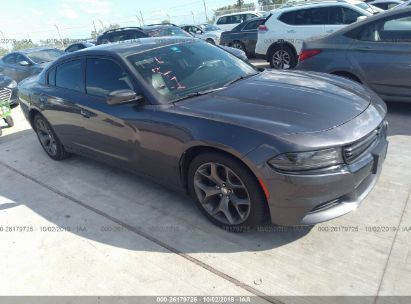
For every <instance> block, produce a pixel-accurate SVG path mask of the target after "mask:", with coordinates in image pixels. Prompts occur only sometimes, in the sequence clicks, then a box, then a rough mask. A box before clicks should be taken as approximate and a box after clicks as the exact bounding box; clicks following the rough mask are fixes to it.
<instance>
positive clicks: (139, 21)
mask: <svg viewBox="0 0 411 304" xmlns="http://www.w3.org/2000/svg"><path fill="white" fill-rule="evenodd" d="M136 18H137V20H138V25H140V26H141V20H140V18H139V17H138V15H136Z"/></svg>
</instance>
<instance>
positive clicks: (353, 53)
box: [297, 8, 411, 102]
mask: <svg viewBox="0 0 411 304" xmlns="http://www.w3.org/2000/svg"><path fill="white" fill-rule="evenodd" d="M299 59H300V62H299V64H298V66H297V69H300V70H309V71H317V72H325V73H331V74H335V75H340V76H344V77H347V78H350V79H352V80H355V81H357V82H361V83H363V84H366V85H367V86H369V87H370V88H371V89H373V90H374V91H375V92H377V93H378V94H379V95H380V96H381V97H382V98H383V99H385V100H389V101H404V102H411V83H410V79H411V8H406V9H401V10H393V11H389V12H386V13H384V14H379V15H376V16H373V17H370V18H368V19H367V20H364V21H361V22H357V23H355V24H352V25H350V26H348V27H346V28H344V29H342V30H340V31H338V32H336V33H334V34H332V35H329V36H327V37H324V38H322V39H319V40H315V41H307V42H305V43H304V45H303V49H302V51H301V53H300V58H299Z"/></svg>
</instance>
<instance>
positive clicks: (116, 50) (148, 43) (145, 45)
mask: <svg viewBox="0 0 411 304" xmlns="http://www.w3.org/2000/svg"><path fill="white" fill-rule="evenodd" d="M198 41H201V40H199V39H196V38H190V37H182V36H181V37H180V36H179V37H144V38H139V39H131V40H124V41H119V42H114V43H108V44H102V45H97V46H92V47H90V48H86V49H82V50H79V51H77V52H74V53H72V54H68V55H66V56H64V58H68V56H71V55H72V56H75V55H76V54H82V55H87V54H89V55H92V54H96V55H97V54H102V55H104V54H118V55H120V56H122V57H127V56H129V55H132V54H138V53H142V52H145V51H149V50H152V49H155V48H159V47H164V46H169V45H175V44H182V43H189V42H198Z"/></svg>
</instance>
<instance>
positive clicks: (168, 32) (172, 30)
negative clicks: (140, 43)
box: [148, 26, 192, 37]
mask: <svg viewBox="0 0 411 304" xmlns="http://www.w3.org/2000/svg"><path fill="white" fill-rule="evenodd" d="M148 35H149V36H150V37H164V36H184V37H192V36H191V35H190V34H189V33H187V32H186V31H184V30H182V29H181V28H179V27H176V26H172V27H163V28H155V29H152V30H151V31H149V32H148Z"/></svg>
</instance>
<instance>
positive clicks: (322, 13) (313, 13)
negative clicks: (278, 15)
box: [303, 7, 329, 25]
mask: <svg viewBox="0 0 411 304" xmlns="http://www.w3.org/2000/svg"><path fill="white" fill-rule="evenodd" d="M328 10H329V8H328V7H319V8H312V9H310V10H308V11H307V12H306V14H305V18H304V23H303V24H306V25H321V24H328Z"/></svg>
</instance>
